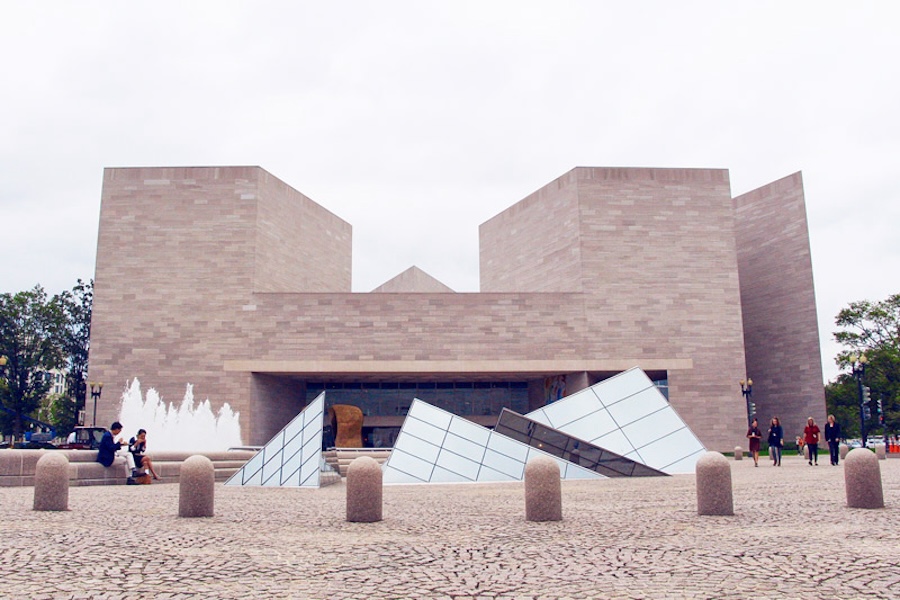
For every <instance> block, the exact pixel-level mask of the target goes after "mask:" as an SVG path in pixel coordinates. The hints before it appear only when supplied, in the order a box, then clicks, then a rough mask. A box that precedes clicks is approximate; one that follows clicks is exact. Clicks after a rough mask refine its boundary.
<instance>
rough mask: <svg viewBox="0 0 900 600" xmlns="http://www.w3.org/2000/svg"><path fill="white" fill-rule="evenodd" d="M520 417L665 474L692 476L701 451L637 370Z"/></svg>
mask: <svg viewBox="0 0 900 600" xmlns="http://www.w3.org/2000/svg"><path fill="white" fill-rule="evenodd" d="M525 416H526V417H527V418H528V419H531V420H532V421H537V422H538V423H543V424H545V425H547V426H549V427H552V428H553V429H558V430H559V431H562V432H563V433H565V434H567V435H570V436H572V437H575V438H578V439H580V440H584V441H586V442H590V443H591V444H593V445H594V446H599V447H600V448H603V449H605V450H609V451H610V452H614V453H615V454H618V455H620V456H624V457H625V458H630V459H631V460H633V461H635V462H639V463H641V464H644V465H647V466H648V467H651V468H653V469H656V470H658V471H662V472H663V473H668V474H670V475H672V474H676V473H693V472H694V469H695V466H696V463H697V461H698V460H699V459H700V457H701V456H702V455H703V453H704V452H705V451H706V448H705V447H704V446H703V444H702V443H701V442H700V440H699V439H698V438H697V436H696V435H694V432H693V431H691V430H690V428H689V427H688V426H687V425H686V424H685V422H684V421H683V420H682V419H681V417H680V416H678V413H676V412H675V409H674V408H672V406H671V405H670V404H669V402H668V401H667V400H666V398H665V396H663V395H662V393H661V392H660V391H659V389H658V388H657V387H656V386H655V385H654V384H653V382H652V381H651V380H650V378H649V377H647V375H646V374H645V373H644V372H643V371H642V370H640V369H638V368H633V369H629V370H627V371H624V372H622V373H619V374H618V375H616V376H614V377H610V378H609V379H606V380H604V381H601V382H600V383H597V384H595V385H593V386H591V387H589V388H586V389H584V390H581V391H580V392H576V393H574V394H572V395H571V396H566V397H565V398H562V399H561V400H558V401H556V402H554V403H553V404H548V405H547V406H544V407H542V408H539V409H538V410H535V411H533V412H530V413H528V414H527V415H525Z"/></svg>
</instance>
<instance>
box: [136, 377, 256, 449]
mask: <svg viewBox="0 0 900 600" xmlns="http://www.w3.org/2000/svg"><path fill="white" fill-rule="evenodd" d="M239 417H240V413H236V412H234V411H233V410H231V407H230V406H229V405H228V403H227V402H226V403H225V404H224V405H222V408H220V409H219V413H218V415H215V414H213V411H212V407H211V406H210V403H209V400H208V399H207V400H204V401H203V402H201V403H200V404H199V405H197V406H196V407H195V406H194V391H193V386H192V385H191V384H188V385H187V390H186V391H185V393H184V400H182V402H181V406H179V407H178V408H176V407H175V405H174V404H172V403H169V405H168V406H166V403H165V402H164V401H163V399H162V398H161V397H160V396H159V394H158V393H157V391H156V390H155V389H153V388H150V389H149V390H147V398H146V400H144V398H143V396H142V395H141V383H140V382H139V381H138V380H137V378H135V379H134V380H132V382H131V383H130V384H129V385H128V386H127V387H126V389H125V391H124V392H123V393H122V405H121V408H120V409H119V421H120V422H121V423H122V424H123V425H124V427H125V429H124V431H123V435H124V436H125V438H126V439H128V438H130V437H132V436H133V435H135V434H136V433H137V430H138V429H146V430H147V447H148V449H150V450H151V451H166V452H172V451H174V452H188V451H189V452H219V451H224V450H228V448H233V447H236V446H241V445H242V441H241V425H240V421H239Z"/></svg>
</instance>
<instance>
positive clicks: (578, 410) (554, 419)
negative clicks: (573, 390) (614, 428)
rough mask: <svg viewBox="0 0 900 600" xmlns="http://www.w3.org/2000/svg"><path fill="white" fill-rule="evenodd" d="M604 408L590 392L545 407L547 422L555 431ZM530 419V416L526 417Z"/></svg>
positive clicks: (579, 393)
mask: <svg viewBox="0 0 900 600" xmlns="http://www.w3.org/2000/svg"><path fill="white" fill-rule="evenodd" d="M601 408H603V406H602V405H601V404H600V402H599V401H598V400H597V397H596V396H595V395H594V393H593V392H592V391H591V390H590V388H588V389H586V390H582V391H581V392H578V393H577V394H573V395H571V396H567V397H565V398H563V399H562V400H559V401H557V402H554V403H553V404H551V405H549V406H545V407H544V409H543V410H544V415H546V418H547V422H548V423H549V425H550V426H551V427H553V428H554V429H563V428H565V426H566V425H568V424H569V423H571V422H572V421H575V420H576V419H580V418H582V417H584V416H585V415H588V414H590V413H592V412H594V411H598V410H600V409H601ZM525 416H526V417H529V418H531V417H530V415H525Z"/></svg>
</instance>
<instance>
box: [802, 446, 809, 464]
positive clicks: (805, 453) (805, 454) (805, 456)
mask: <svg viewBox="0 0 900 600" xmlns="http://www.w3.org/2000/svg"><path fill="white" fill-rule="evenodd" d="M803 460H806V461H808V460H809V446H807V445H806V444H803Z"/></svg>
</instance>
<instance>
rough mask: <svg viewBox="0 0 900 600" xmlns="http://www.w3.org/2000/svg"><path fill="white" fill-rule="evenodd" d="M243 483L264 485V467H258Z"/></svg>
mask: <svg viewBox="0 0 900 600" xmlns="http://www.w3.org/2000/svg"><path fill="white" fill-rule="evenodd" d="M242 485H262V469H257V470H255V471H254V472H253V474H252V475H251V476H250V477H249V478H248V479H246V480H245V481H244V482H243V484H242Z"/></svg>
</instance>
